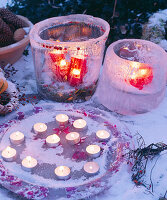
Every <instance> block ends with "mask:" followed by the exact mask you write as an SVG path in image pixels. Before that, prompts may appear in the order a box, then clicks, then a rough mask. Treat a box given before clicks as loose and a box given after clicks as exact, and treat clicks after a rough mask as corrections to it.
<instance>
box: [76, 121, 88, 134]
mask: <svg viewBox="0 0 167 200" xmlns="http://www.w3.org/2000/svg"><path fill="white" fill-rule="evenodd" d="M73 127H74V128H75V129H76V130H78V131H82V130H85V129H86V127H87V123H86V121H85V120H84V119H77V120H75V121H74V123H73Z"/></svg>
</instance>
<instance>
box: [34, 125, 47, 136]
mask: <svg viewBox="0 0 167 200" xmlns="http://www.w3.org/2000/svg"><path fill="white" fill-rule="evenodd" d="M33 128H34V132H35V133H36V134H38V133H40V134H41V133H46V130H47V125H46V124H44V123H36V124H34V127H33Z"/></svg>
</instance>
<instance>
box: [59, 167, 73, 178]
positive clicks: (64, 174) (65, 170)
mask: <svg viewBox="0 0 167 200" xmlns="http://www.w3.org/2000/svg"><path fill="white" fill-rule="evenodd" d="M70 173H71V170H70V168H69V167H67V166H59V167H57V168H56V169H55V174H56V176H57V178H58V179H60V180H66V179H68V178H69V177H70Z"/></svg>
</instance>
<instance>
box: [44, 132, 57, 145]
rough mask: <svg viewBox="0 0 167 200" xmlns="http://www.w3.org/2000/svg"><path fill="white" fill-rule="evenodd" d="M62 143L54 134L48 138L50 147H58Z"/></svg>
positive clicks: (47, 142)
mask: <svg viewBox="0 0 167 200" xmlns="http://www.w3.org/2000/svg"><path fill="white" fill-rule="evenodd" d="M59 143H60V137H59V136H58V135H56V134H53V135H49V136H48V137H47V138H46V144H47V145H48V146H49V147H56V146H58V145H59Z"/></svg>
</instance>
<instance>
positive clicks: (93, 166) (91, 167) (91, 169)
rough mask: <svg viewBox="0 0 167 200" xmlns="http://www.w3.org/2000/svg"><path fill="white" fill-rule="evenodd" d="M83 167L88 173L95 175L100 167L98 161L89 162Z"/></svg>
mask: <svg viewBox="0 0 167 200" xmlns="http://www.w3.org/2000/svg"><path fill="white" fill-rule="evenodd" d="M83 169H84V171H85V172H86V174H88V175H91V176H93V175H96V174H97V173H98V172H99V169H100V167H99V165H98V164H97V163H96V162H87V163H86V164H85V165H84V167H83Z"/></svg>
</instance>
